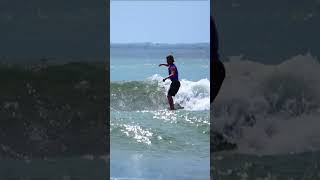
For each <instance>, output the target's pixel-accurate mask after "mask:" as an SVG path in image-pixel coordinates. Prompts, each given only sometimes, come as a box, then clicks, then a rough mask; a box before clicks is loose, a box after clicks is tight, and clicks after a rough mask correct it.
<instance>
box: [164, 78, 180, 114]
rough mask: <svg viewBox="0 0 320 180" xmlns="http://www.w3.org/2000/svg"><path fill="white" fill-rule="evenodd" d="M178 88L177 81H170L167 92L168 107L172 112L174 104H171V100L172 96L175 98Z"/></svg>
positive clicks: (178, 83)
mask: <svg viewBox="0 0 320 180" xmlns="http://www.w3.org/2000/svg"><path fill="white" fill-rule="evenodd" d="M179 88H180V82H179V81H172V82H171V84H170V88H169V91H168V96H167V98H168V103H169V105H170V109H171V110H174V103H173V98H172V96H175V95H176V94H177V92H178V91H179Z"/></svg>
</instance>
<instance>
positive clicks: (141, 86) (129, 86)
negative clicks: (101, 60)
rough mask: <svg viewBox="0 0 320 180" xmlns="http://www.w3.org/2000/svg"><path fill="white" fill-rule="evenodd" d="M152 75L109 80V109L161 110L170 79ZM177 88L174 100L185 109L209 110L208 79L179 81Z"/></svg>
mask: <svg viewBox="0 0 320 180" xmlns="http://www.w3.org/2000/svg"><path fill="white" fill-rule="evenodd" d="M162 79H163V77H161V76H160V75H157V74H155V75H153V76H152V77H149V78H147V79H146V80H145V81H123V82H111V96H110V98H111V99H110V102H111V108H112V109H113V110H119V111H136V110H161V109H166V108H167V107H168V104H167V98H166V93H167V91H168V89H169V87H170V83H171V82H170V80H167V81H166V82H162ZM180 82H181V87H180V90H179V92H178V93H177V95H176V96H175V97H174V101H175V103H178V104H180V105H181V106H183V107H185V110H191V111H201V110H209V109H210V81H209V80H208V79H201V80H199V81H189V80H184V79H183V80H181V81H180Z"/></svg>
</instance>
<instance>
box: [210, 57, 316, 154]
mask: <svg viewBox="0 0 320 180" xmlns="http://www.w3.org/2000/svg"><path fill="white" fill-rule="evenodd" d="M225 66H226V69H227V72H228V74H227V76H226V79H225V81H224V84H223V87H222V89H221V91H220V94H219V95H218V97H217V99H216V102H215V103H214V104H212V106H213V108H212V111H211V117H212V119H211V120H212V122H211V128H212V130H213V131H216V132H219V133H221V134H223V136H224V137H225V138H226V139H228V141H229V142H232V143H235V144H236V145H237V150H236V152H240V153H249V154H288V153H301V152H308V151H319V150H320V131H319V127H320V121H319V120H320V94H319V92H320V71H319V70H320V64H319V61H318V60H317V58H316V57H313V56H312V55H310V54H306V55H299V56H295V57H293V58H291V59H289V60H287V61H285V62H283V63H282V64H279V65H263V64H259V63H255V62H252V61H244V60H241V61H240V60H231V61H230V62H226V63H225Z"/></svg>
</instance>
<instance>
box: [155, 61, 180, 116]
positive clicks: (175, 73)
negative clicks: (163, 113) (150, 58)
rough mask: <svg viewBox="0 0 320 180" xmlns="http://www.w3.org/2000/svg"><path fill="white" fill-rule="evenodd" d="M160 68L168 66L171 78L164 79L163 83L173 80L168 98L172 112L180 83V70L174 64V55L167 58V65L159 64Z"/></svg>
mask: <svg viewBox="0 0 320 180" xmlns="http://www.w3.org/2000/svg"><path fill="white" fill-rule="evenodd" d="M160 66H167V67H168V72H169V76H168V77H166V78H164V79H163V80H162V81H163V82H165V81H166V80H167V79H170V80H171V84H170V88H169V91H168V95H167V98H168V103H169V106H170V110H174V103H173V98H172V96H175V95H176V94H177V92H178V91H179V88H180V81H179V76H178V69H177V67H176V65H175V64H174V58H173V56H172V55H169V56H167V64H159V67H160Z"/></svg>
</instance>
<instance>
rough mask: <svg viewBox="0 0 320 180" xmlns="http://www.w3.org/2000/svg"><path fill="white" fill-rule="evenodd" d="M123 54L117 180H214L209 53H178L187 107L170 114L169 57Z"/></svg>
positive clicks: (114, 82)
mask: <svg viewBox="0 0 320 180" xmlns="http://www.w3.org/2000/svg"><path fill="white" fill-rule="evenodd" d="M122 51H123V53H119V54H121V55H119V54H117V53H113V52H114V50H113V49H111V62H110V64H111V69H110V71H111V94H110V98H111V99H110V103H111V105H110V106H111V121H110V132H111V144H110V148H111V149H110V153H111V154H110V155H111V156H110V173H111V179H166V180H167V179H169V180H170V179H210V120H209V115H210V112H209V109H210V102H209V101H210V100H209V96H210V82H209V58H208V54H204V55H203V53H207V51H202V50H199V51H197V52H195V53H198V55H196V57H197V58H188V57H190V56H185V55H184V53H183V52H184V51H186V52H188V51H187V50H181V49H180V50H179V52H178V53H177V54H179V55H177V56H176V63H175V64H176V65H177V67H178V70H179V76H180V79H181V88H180V90H179V92H178V94H177V95H176V97H174V101H175V103H179V104H180V105H182V106H183V107H185V108H184V109H181V110H176V111H169V110H167V108H168V104H167V99H166V92H167V90H168V88H169V86H170V81H169V80H168V81H166V82H162V78H163V77H165V76H167V75H168V70H167V68H166V67H158V64H160V63H165V57H166V55H167V54H166V53H168V52H164V51H163V53H159V51H156V52H155V50H154V49H153V50H150V49H146V50H145V51H141V48H137V49H136V50H135V51H136V53H135V52H132V49H131V50H130V51H131V53H130V54H125V53H126V52H127V51H126V48H123V50H122ZM117 52H121V49H120V50H119V49H117ZM175 52H176V51H173V53H175ZM144 55H145V56H144Z"/></svg>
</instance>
